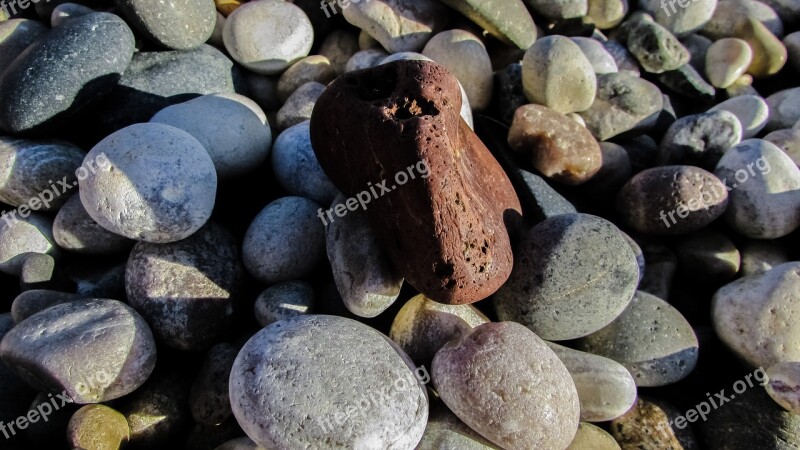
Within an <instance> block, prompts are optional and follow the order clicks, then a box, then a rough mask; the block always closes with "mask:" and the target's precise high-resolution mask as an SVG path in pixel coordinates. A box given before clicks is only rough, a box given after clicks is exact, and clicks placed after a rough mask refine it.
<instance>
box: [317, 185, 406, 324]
mask: <svg viewBox="0 0 800 450" xmlns="http://www.w3.org/2000/svg"><path fill="white" fill-rule="evenodd" d="M351 200H352V202H348V201H347V199H345V197H344V196H343V195H339V196H338V197H336V200H334V202H333V205H335V207H334V209H335V210H336V211H338V210H339V209H340V205H341V209H345V207H347V208H348V211H346V212H347V213H348V214H346V215H345V216H343V217H341V218H337V219H334V220H333V221H332V222H331V223H326V224H325V245H326V249H327V253H328V261H329V262H330V264H331V269H332V270H333V279H334V281H335V282H336V288H337V289H338V291H339V295H341V297H342V301H343V302H344V305H345V306H346V307H347V309H348V310H350V312H351V313H353V314H355V315H357V316H359V317H367V318H371V317H376V316H377V315H379V314H380V313H382V312H383V311H385V310H386V309H387V308H389V307H390V306H391V305H392V303H394V302H395V300H397V298H398V297H399V296H400V289H401V288H402V287H403V277H402V275H400V274H399V273H398V272H397V270H395V269H394V267H392V263H391V260H390V258H389V255H388V254H387V253H386V252H385V251H384V250H383V249H381V246H380V240H379V237H378V234H377V233H376V232H375V231H374V230H373V228H372V226H371V225H370V223H369V219H368V217H367V214H366V212H365V211H363V210H360V209H356V210H355V211H352V210H349V209H350V206H352V205H356V206H358V205H357V201H356V200H355V199H351ZM337 216H338V213H337Z"/></svg>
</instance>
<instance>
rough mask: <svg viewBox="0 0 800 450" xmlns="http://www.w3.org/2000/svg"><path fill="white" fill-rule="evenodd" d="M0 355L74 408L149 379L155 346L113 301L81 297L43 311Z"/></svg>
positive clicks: (141, 323)
mask: <svg viewBox="0 0 800 450" xmlns="http://www.w3.org/2000/svg"><path fill="white" fill-rule="evenodd" d="M0 356H2V358H3V361H5V363H6V364H8V365H9V366H10V367H11V368H12V369H14V370H15V371H16V372H17V373H18V374H19V376H20V377H22V378H23V379H24V380H25V381H26V382H28V383H29V384H30V385H31V386H33V387H36V388H37V389H40V390H43V391H50V392H61V391H62V390H63V391H64V392H66V394H67V395H68V396H69V398H72V399H73V400H74V401H75V402H76V403H78V404H85V403H99V402H105V401H109V400H113V399H115V398H119V397H122V396H124V395H126V394H129V393H131V392H133V391H134V390H136V389H137V388H138V387H139V386H141V385H142V384H143V383H144V382H145V380H147V378H148V377H149V376H150V373H151V372H152V370H153V367H154V366H155V362H156V347H155V341H154V340H153V335H152V333H151V332H150V328H149V327H148V326H147V322H145V320H144V319H143V318H142V316H140V315H139V314H138V313H137V312H136V311H135V310H134V309H133V308H131V307H130V306H128V305H126V304H124V303H122V302H119V301H117V300H107V299H85V300H75V301H72V302H68V303H62V304H59V305H55V306H52V307H50V308H47V309H45V310H44V311H41V312H39V313H37V314H34V315H32V316H30V317H28V318H27V319H25V320H24V321H22V322H20V323H19V324H17V326H15V327H14V328H12V329H11V330H10V331H9V332H8V333H6V335H5V337H4V338H3V340H2V342H0Z"/></svg>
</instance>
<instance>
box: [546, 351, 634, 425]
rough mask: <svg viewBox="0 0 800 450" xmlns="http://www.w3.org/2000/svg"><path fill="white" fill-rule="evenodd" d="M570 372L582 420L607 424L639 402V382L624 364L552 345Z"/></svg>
mask: <svg viewBox="0 0 800 450" xmlns="http://www.w3.org/2000/svg"><path fill="white" fill-rule="evenodd" d="M547 346H548V347H550V350H552V351H553V352H554V353H555V354H556V355H557V356H558V359H560V360H561V362H562V363H564V366H565V367H566V368H567V370H568V371H569V374H570V376H571V377H572V381H573V382H574V383H575V388H576V389H577V390H578V399H579V400H580V404H581V420H582V421H584V422H606V421H609V420H613V419H616V418H617V417H620V416H622V415H623V414H625V413H626V412H628V410H629V409H631V407H632V406H633V405H634V403H636V383H635V382H634V381H633V376H631V374H630V372H628V369H626V368H625V367H624V366H623V365H621V364H619V363H617V362H616V361H613V360H611V359H608V358H604V357H602V356H597V355H592V354H591V353H585V352H581V351H578V350H573V349H571V348H568V347H563V346H561V345H558V344H554V343H552V342H548V343H547Z"/></svg>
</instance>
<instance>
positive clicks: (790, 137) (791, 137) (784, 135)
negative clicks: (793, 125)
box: [764, 128, 800, 166]
mask: <svg viewBox="0 0 800 450" xmlns="http://www.w3.org/2000/svg"><path fill="white" fill-rule="evenodd" d="M764 140H765V141H768V142H772V143H773V144H775V146H776V147H778V148H779V149H781V150H783V152H784V153H786V154H787V155H789V158H792V161H794V163H795V164H797V165H799V166H800V129H794V130H791V129H788V128H787V129H784V130H776V131H773V132H772V133H769V134H768V135H766V136H764Z"/></svg>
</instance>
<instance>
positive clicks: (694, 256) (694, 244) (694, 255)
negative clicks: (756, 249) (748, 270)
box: [675, 229, 742, 281]
mask: <svg viewBox="0 0 800 450" xmlns="http://www.w3.org/2000/svg"><path fill="white" fill-rule="evenodd" d="M675 252H676V253H677V255H678V261H679V263H680V267H681V270H683V271H684V272H686V273H689V274H691V276H692V277H694V278H696V279H701V280H710V281H728V280H731V279H733V278H734V277H735V276H736V274H737V273H738V272H739V268H740V267H741V260H742V258H741V254H740V253H739V250H738V249H737V248H736V245H734V243H733V242H731V240H730V239H729V238H728V237H727V236H726V235H725V234H723V233H721V232H719V231H716V230H709V229H706V230H701V231H699V232H697V233H694V234H691V235H689V236H687V237H686V238H684V239H682V240H681V241H680V242H679V243H678V244H677V246H676V248H675Z"/></svg>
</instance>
